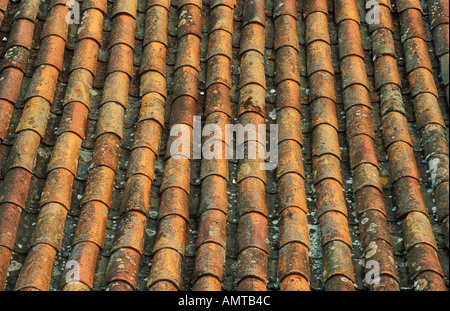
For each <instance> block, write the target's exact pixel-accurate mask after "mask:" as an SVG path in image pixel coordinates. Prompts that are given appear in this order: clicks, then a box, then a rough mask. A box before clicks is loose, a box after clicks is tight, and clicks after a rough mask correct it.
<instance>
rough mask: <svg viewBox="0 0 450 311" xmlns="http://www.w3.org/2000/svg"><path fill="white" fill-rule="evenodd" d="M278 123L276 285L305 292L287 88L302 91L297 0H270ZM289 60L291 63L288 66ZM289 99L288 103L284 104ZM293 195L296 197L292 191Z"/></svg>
mask: <svg viewBox="0 0 450 311" xmlns="http://www.w3.org/2000/svg"><path fill="white" fill-rule="evenodd" d="M274 18H275V38H276V39H275V50H276V66H277V70H276V87H277V119H278V120H277V121H278V126H279V132H278V139H279V143H278V144H279V147H278V148H279V164H278V169H277V177H278V192H279V200H280V250H279V261H278V276H279V278H280V289H281V290H286V291H287V290H290V291H299V290H302V291H307V290H309V289H310V288H309V281H310V279H311V276H310V271H309V270H310V269H309V254H308V252H309V247H310V244H309V234H308V221H307V216H306V215H307V212H308V207H307V203H306V193H305V174H304V171H303V163H302V162H303V161H302V146H303V140H302V133H301V128H302V127H301V122H302V121H301V101H300V98H297V97H295V96H292V92H291V91H289V90H292V89H293V90H294V92H295V90H296V92H298V94H299V93H300V72H299V70H298V50H299V46H298V42H297V38H298V34H297V22H296V21H297V4H296V1H295V0H279V1H275V2H274ZM286 64H290V65H291V66H292V67H291V68H290V67H288V66H286ZM283 102H289V103H290V106H284V105H283V104H282V103H283ZM294 194H295V195H294Z"/></svg>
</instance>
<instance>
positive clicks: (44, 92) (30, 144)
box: [0, 2, 68, 287]
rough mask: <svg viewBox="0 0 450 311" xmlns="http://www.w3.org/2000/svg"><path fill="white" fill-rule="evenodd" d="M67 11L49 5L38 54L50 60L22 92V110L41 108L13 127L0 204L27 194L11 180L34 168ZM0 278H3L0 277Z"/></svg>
mask: <svg viewBox="0 0 450 311" xmlns="http://www.w3.org/2000/svg"><path fill="white" fill-rule="evenodd" d="M30 3H31V2H30ZM33 8H34V9H35V11H34V12H30V11H28V12H29V13H30V14H33V17H35V14H37V9H38V5H37V4H36V3H35V5H34V7H33ZM67 12H68V9H67V8H66V7H65V5H64V6H63V5H55V6H53V7H52V8H51V9H50V12H49V16H48V19H47V22H46V23H45V25H44V27H46V29H47V36H46V37H44V38H43V39H42V40H41V44H42V46H41V51H40V53H39V56H38V57H41V58H42V59H44V58H47V57H48V58H50V59H52V61H51V62H43V63H42V64H40V65H36V66H37V67H36V68H35V71H34V74H33V77H32V79H31V82H30V86H29V88H28V91H27V94H26V96H25V100H26V104H25V108H24V110H28V111H29V110H30V109H31V108H30V106H32V105H34V104H35V103H36V102H39V103H40V104H42V105H43V107H45V108H44V109H42V110H32V111H31V112H30V113H25V114H23V116H22V118H21V119H20V123H21V124H22V126H21V127H20V128H19V129H18V131H17V137H16V140H15V142H14V145H13V147H12V151H11V152H12V154H11V157H10V161H9V172H8V176H11V177H10V178H12V180H11V183H3V187H2V188H3V189H2V190H1V192H2V193H3V195H2V196H1V199H0V204H4V203H6V202H10V203H14V204H17V205H18V206H19V207H20V208H22V209H23V208H25V199H26V197H27V194H28V190H29V189H28V187H29V183H27V182H22V183H14V180H15V179H16V178H17V177H18V176H19V175H20V174H23V173H25V172H26V173H25V174H26V175H27V176H22V178H23V180H24V181H26V180H30V179H31V175H32V174H33V172H34V170H35V165H36V156H37V152H38V151H37V149H38V147H39V143H40V141H41V139H42V138H43V136H41V135H42V134H43V132H45V129H46V123H47V117H48V114H49V112H50V105H51V103H52V101H53V96H54V91H55V86H56V82H57V79H58V76H59V72H60V66H59V65H58V64H60V63H61V61H62V58H63V54H64V45H65V38H66V35H67V29H68V27H67V23H66V21H65V19H64V18H65V17H64V15H65V14H67ZM50 23H52V24H53V25H52V27H50V26H49V24H50ZM61 36H62V37H61ZM53 44H56V46H54V47H55V48H56V49H50V48H49V46H52V45H53ZM13 102H14V101H13ZM41 114H44V116H43V117H42V116H41V117H38V116H39V115H41ZM38 120H40V121H41V122H43V123H41V124H39V123H36V122H35V121H38ZM23 170H26V171H23ZM17 195H20V197H22V199H21V200H18V201H17V200H15V201H14V200H11V199H13V198H14V197H16V196H17ZM8 208H9V211H5V212H7V213H13V214H14V215H16V217H17V216H20V214H19V215H17V214H16V213H15V212H14V211H13V210H12V209H11V208H12V206H11V205H9V207H8ZM13 229H14V230H11V231H9V232H10V235H12V237H14V239H15V235H16V233H17V227H14V228H13ZM0 232H2V233H6V232H4V230H3V228H0ZM49 247H50V246H49ZM43 248H45V247H43ZM50 248H51V247H50ZM49 255H50V256H54V255H55V251H53V250H49ZM2 259H4V260H5V261H4V262H2V263H1V264H0V269H1V270H0V275H4V274H6V271H7V267H8V264H9V261H10V258H8V256H4V257H3V258H2ZM24 271H25V269H24ZM46 271H48V269H47V270H40V272H43V273H46ZM50 271H51V267H50ZM38 278H39V277H38ZM0 279H3V277H2V278H0ZM47 279H48V278H47ZM2 281H3V280H2ZM40 284H43V285H46V284H48V283H47V282H46V281H45V280H43V281H42V282H41V283H40ZM1 286H2V287H3V286H4V284H1ZM24 287H27V286H24Z"/></svg>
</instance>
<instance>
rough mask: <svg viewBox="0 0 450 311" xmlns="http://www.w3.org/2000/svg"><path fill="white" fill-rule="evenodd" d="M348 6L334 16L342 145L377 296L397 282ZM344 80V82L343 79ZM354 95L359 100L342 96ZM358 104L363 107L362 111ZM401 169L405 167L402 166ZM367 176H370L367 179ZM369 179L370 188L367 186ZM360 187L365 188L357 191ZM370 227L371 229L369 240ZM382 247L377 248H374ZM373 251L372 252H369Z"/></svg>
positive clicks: (354, 13)
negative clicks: (375, 268) (375, 267)
mask: <svg viewBox="0 0 450 311" xmlns="http://www.w3.org/2000/svg"><path fill="white" fill-rule="evenodd" d="M342 2H343V1H338V0H337V1H335V6H336V7H342ZM345 2H346V5H347V8H346V9H347V11H346V15H347V17H346V18H345V19H344V18H343V16H340V15H339V13H343V12H342V11H340V10H339V11H337V12H336V14H337V15H336V20H337V21H338V20H341V21H340V22H339V24H338V36H339V58H340V62H341V73H342V76H343V81H342V84H343V85H342V87H343V91H344V98H343V100H344V105H345V107H348V108H347V110H346V121H347V126H346V130H347V139H348V144H349V152H350V163H351V168H352V169H353V183H354V185H355V188H354V195H355V203H356V206H357V212H358V217H359V223H360V232H361V240H362V242H363V247H364V250H365V252H366V260H367V261H369V260H376V261H378V262H379V263H382V264H384V265H380V269H381V273H380V276H381V277H382V279H381V282H380V283H378V284H376V286H372V288H373V289H376V290H380V289H381V290H389V291H393V290H399V289H400V279H399V276H398V272H397V267H396V266H395V263H394V253H393V250H392V241H391V237H390V234H389V227H388V220H387V216H386V210H385V206H384V202H383V189H382V187H380V186H377V185H380V184H381V182H380V176H379V165H378V159H377V155H376V150H375V133H374V130H373V128H374V126H373V121H372V109H371V107H368V106H369V105H370V94H369V89H368V88H367V84H366V83H364V84H362V83H361V81H367V74H366V69H365V65H364V57H365V56H364V50H363V47H362V40H361V33H360V25H359V12H358V8H357V4H356V1H353V0H350V1H345ZM345 77H347V78H345ZM355 92H357V93H358V95H359V96H358V98H355V97H354V96H347V95H348V94H352V93H355ZM361 101H363V102H365V103H366V105H361V104H360V102H361ZM404 163H410V161H406V162H404ZM370 174H373V175H372V176H370ZM371 179H373V181H374V182H373V184H371V183H368V182H367V181H369V180H371ZM360 183H364V184H362V185H361V186H359V184H360ZM368 202H378V204H377V207H376V209H371V208H370V207H369V208H365V205H367V204H368ZM370 227H376V228H377V232H376V234H372V233H371V230H370V229H369V228H370ZM379 245H381V246H379ZM371 250H375V251H371Z"/></svg>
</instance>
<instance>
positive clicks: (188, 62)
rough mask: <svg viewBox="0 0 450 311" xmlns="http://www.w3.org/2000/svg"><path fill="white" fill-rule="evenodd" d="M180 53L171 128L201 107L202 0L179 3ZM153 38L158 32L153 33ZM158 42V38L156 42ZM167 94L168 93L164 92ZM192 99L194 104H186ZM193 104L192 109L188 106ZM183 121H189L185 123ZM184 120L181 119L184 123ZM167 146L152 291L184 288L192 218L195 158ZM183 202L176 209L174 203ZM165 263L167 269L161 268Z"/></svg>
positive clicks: (151, 279) (176, 72) (174, 85)
mask: <svg viewBox="0 0 450 311" xmlns="http://www.w3.org/2000/svg"><path fill="white" fill-rule="evenodd" d="M178 11H179V15H178V39H179V41H178V52H177V58H176V62H175V63H176V65H175V74H174V82H173V95H172V100H173V102H172V116H171V122H170V127H172V126H173V125H176V124H185V125H187V126H188V127H189V129H190V138H191V140H192V127H191V124H190V122H192V120H193V118H194V116H195V114H196V111H197V110H198V106H197V105H198V104H197V99H198V74H199V72H198V70H199V64H198V62H199V53H200V38H201V35H202V29H203V25H202V3H201V1H193V0H186V1H179V2H178ZM150 36H151V37H154V35H152V34H150ZM155 42H156V41H155ZM164 95H165V94H164ZM188 102H190V103H191V104H186V103H188ZM187 107H189V108H188V109H186V108H187ZM181 120H185V121H184V122H182V121H181ZM180 121H181V122H180ZM170 149H171V142H170V140H169V143H168V146H167V155H166V156H167V160H166V167H165V169H164V174H163V179H162V185H161V189H160V194H161V204H160V208H159V229H158V233H157V235H156V241H155V245H154V246H153V265H152V269H151V272H150V277H149V280H148V282H147V287H148V289H149V290H151V291H154V290H174V287H175V288H176V289H177V290H182V289H183V284H182V275H181V262H182V259H183V256H184V249H185V244H186V241H185V239H186V230H187V222H188V221H189V213H188V197H189V191H190V182H189V181H190V176H191V173H190V171H191V161H190V154H191V153H192V150H191V148H190V150H189V155H188V156H189V159H187V158H186V157H185V156H186V155H184V156H183V155H181V156H180V157H174V156H175V155H174V154H170ZM175 199H176V201H178V202H179V205H178V204H177V206H176V208H173V204H174V202H175ZM161 265H164V269H163V270H161V268H160V267H161Z"/></svg>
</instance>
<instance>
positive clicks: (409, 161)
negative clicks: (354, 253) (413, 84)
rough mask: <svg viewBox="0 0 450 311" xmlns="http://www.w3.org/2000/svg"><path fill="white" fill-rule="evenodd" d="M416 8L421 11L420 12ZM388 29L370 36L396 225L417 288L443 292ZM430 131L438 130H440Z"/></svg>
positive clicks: (404, 5) (404, 6) (402, 7)
mask: <svg viewBox="0 0 450 311" xmlns="http://www.w3.org/2000/svg"><path fill="white" fill-rule="evenodd" d="M414 5H415V6H414ZM417 5H418V6H419V7H417ZM380 8H381V10H382V11H385V12H386V13H385V14H384V15H385V16H386V17H390V16H391V13H390V10H391V8H390V6H386V5H382V6H380ZM398 10H399V11H400V12H401V16H402V15H407V14H408V12H409V13H412V12H414V13H412V14H417V13H418V14H419V16H420V10H421V7H420V3H418V4H417V3H414V1H409V2H408V1H401V2H400V1H399V3H398ZM416 12H417V13H416ZM401 18H402V17H401ZM405 19H406V17H405V16H404V17H403V21H404V22H405ZM420 23H421V20H420V21H417V20H416V21H415V22H414V23H412V24H409V27H410V28H411V30H412V31H413V29H417V28H418V27H419V26H420ZM390 25H391V23H390V22H388V23H387V26H386V27H385V26H384V24H381V25H380V26H378V27H377V28H376V29H370V30H371V35H372V40H373V52H374V59H375V77H376V79H378V80H379V81H383V83H379V91H380V94H381V115H382V129H383V136H384V141H385V146H386V148H387V150H388V153H389V164H390V167H391V175H392V182H393V183H394V190H395V197H396V201H397V206H398V211H397V217H398V219H403V231H404V234H405V245H406V248H407V255H408V264H409V267H410V271H414V272H412V273H411V274H410V276H409V277H410V278H411V280H412V281H413V282H415V283H416V284H420V285H419V287H422V285H423V284H425V285H424V286H423V287H422V288H421V289H429V290H440V289H443V288H445V285H444V284H443V280H442V268H441V266H440V263H439V260H438V258H437V255H436V251H437V246H436V242H435V240H434V236H433V231H432V229H431V226H430V222H429V220H428V211H427V207H426V204H425V200H424V198H423V194H422V190H421V186H420V180H421V179H420V175H419V172H418V168H417V165H416V162H415V159H414V155H413V144H412V141H411V137H410V135H409V131H408V126H407V118H406V115H405V109H404V102H403V99H402V90H401V85H400V84H399V81H398V78H397V77H398V67H397V62H396V61H395V55H392V53H390V52H389V51H390V50H393V45H394V41H393V30H392V29H391V28H390ZM419 32H420V31H419ZM415 40H419V41H418V42H422V43H424V42H423V41H420V40H423V39H422V38H419V37H411V38H409V39H407V40H406V41H405V42H404V44H405V47H406V45H408V44H409V43H412V42H414V41H415ZM381 45H384V46H388V48H386V50H383V49H380V48H378V46H381ZM420 46H421V45H417V47H418V48H419V50H417V51H415V53H421V55H422V58H421V59H423V60H424V61H425V63H429V62H428V61H427V59H428V57H427V55H428V52H427V53H425V52H426V51H424V50H423V48H420ZM405 52H406V51H405ZM406 59H407V64H406V65H407V68H410V70H409V71H410V74H411V73H414V71H416V70H417V69H418V70H420V69H424V73H425V74H426V75H428V76H431V79H433V78H432V73H431V71H429V68H428V69H426V68H425V67H427V66H425V67H420V68H417V69H414V68H415V65H417V64H418V63H416V64H413V62H415V60H418V59H419V58H413V57H410V58H408V57H406ZM408 59H409V60H408ZM414 59H415V60H414ZM386 73H390V74H386ZM377 77H378V78H377ZM422 82H423V81H422ZM422 94H423V95H425V94H427V97H428V98H429V99H430V101H428V103H429V107H428V108H427V109H430V110H433V109H439V106H438V105H437V98H436V97H435V96H434V95H432V94H430V93H422ZM422 94H421V95H422ZM421 95H417V96H416V97H415V101H416V100H417V99H418V98H420V96H421ZM433 103H434V104H433ZM415 107H416V109H418V108H419V106H418V105H417V104H416V103H415ZM422 111H423V110H416V116H417V120H418V122H419V120H420V116H421V114H422ZM433 113H435V114H437V115H440V111H436V110H434V111H433ZM433 119H434V120H436V118H430V119H428V121H430V120H433ZM430 125H431V126H438V125H437V124H430ZM430 125H424V126H423V127H422V129H423V131H424V132H426V131H428V130H427V129H429V126H430ZM437 138H439V137H437ZM443 139H445V138H443ZM447 152H448V151H447ZM447 158H448V155H447ZM447 161H448V160H447ZM447 174H448V173H447ZM447 176H448V175H447ZM438 186H440V187H445V186H447V196H448V183H447V185H445V183H441V184H440V185H438ZM438 189H440V188H439V187H437V189H436V194H437V193H438ZM437 202H438V201H437ZM444 209H445V208H444ZM446 210H447V212H446V215H447V216H446V217H447V219H448V203H447V205H446ZM444 215H445V212H444ZM441 220H442V219H441ZM413 222H416V224H415V225H413ZM419 224H420V229H417V227H416V225H417V226H419ZM418 231H420V232H421V236H420V237H419V236H418V235H417V232H418ZM420 258H423V259H424V261H421V263H422V265H420V266H418V265H417V262H418V261H419V259H420ZM425 258H426V259H425Z"/></svg>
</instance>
